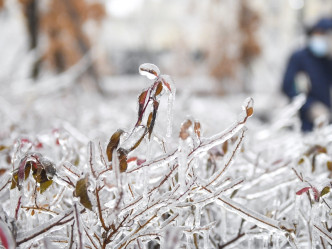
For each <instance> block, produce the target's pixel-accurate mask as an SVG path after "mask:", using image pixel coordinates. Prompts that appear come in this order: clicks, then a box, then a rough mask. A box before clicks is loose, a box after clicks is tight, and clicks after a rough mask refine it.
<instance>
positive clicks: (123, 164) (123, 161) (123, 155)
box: [118, 148, 128, 172]
mask: <svg viewBox="0 0 332 249" xmlns="http://www.w3.org/2000/svg"><path fill="white" fill-rule="evenodd" d="M118 155H119V163H120V172H126V170H127V167H128V164H127V152H126V151H125V150H123V149H122V148H120V149H118Z"/></svg>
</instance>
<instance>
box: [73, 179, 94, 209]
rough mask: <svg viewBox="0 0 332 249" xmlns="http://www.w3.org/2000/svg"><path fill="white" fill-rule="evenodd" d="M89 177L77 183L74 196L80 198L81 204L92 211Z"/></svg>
mask: <svg viewBox="0 0 332 249" xmlns="http://www.w3.org/2000/svg"><path fill="white" fill-rule="evenodd" d="M88 181H89V178H88V176H86V177H84V178H83V179H80V180H78V181H77V183H76V187H75V192H74V195H75V196H76V197H79V198H80V203H81V204H82V205H83V206H84V207H86V208H87V209H90V210H92V204H91V201H90V199H89V196H88Z"/></svg>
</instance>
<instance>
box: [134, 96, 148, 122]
mask: <svg viewBox="0 0 332 249" xmlns="http://www.w3.org/2000/svg"><path fill="white" fill-rule="evenodd" d="M148 91H149V90H146V91H144V92H142V93H141V95H140V96H139V97H138V120H137V123H136V126H138V125H140V124H141V122H142V118H143V113H144V109H145V108H144V104H145V100H146V96H147V95H148Z"/></svg>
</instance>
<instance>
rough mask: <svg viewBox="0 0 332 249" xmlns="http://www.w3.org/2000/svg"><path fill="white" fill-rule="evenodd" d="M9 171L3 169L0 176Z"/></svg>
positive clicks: (0, 170)
mask: <svg viewBox="0 0 332 249" xmlns="http://www.w3.org/2000/svg"><path fill="white" fill-rule="evenodd" d="M6 171H7V169H5V168H1V169H0V176H2V175H3V174H4V173H6Z"/></svg>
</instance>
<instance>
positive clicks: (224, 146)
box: [222, 140, 228, 154]
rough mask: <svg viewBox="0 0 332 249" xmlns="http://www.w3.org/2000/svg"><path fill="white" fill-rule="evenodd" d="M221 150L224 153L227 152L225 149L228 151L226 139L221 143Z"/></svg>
mask: <svg viewBox="0 0 332 249" xmlns="http://www.w3.org/2000/svg"><path fill="white" fill-rule="evenodd" d="M222 150H223V152H224V154H226V153H227V151H228V140H226V141H225V142H224V143H223V144H222Z"/></svg>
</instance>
